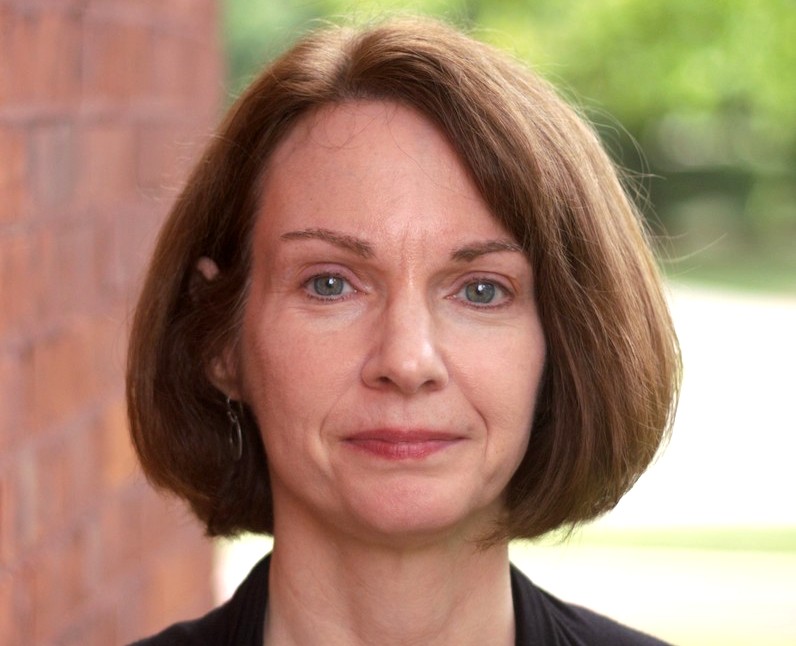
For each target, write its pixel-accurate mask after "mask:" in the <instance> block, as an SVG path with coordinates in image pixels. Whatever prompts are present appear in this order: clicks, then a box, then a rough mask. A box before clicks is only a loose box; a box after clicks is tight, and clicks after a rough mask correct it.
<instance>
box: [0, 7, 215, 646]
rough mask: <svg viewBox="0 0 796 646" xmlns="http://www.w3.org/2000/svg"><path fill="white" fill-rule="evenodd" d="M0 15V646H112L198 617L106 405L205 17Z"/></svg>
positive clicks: (183, 163) (188, 559)
mask: <svg viewBox="0 0 796 646" xmlns="http://www.w3.org/2000/svg"><path fill="white" fill-rule="evenodd" d="M0 5H1V6H0V194H2V196H3V199H2V200H1V201H0V407H2V413H1V414H0V434H2V435H1V436H0V643H14V644H16V643H20V644H29V643H30V644H35V643H60V644H83V643H89V644H90V643H98V644H99V643H125V642H127V641H130V640H131V639H132V638H133V637H137V636H141V635H142V634H145V633H151V632H153V631H154V630H156V629H158V628H160V627H162V626H164V625H166V624H167V623H169V622H171V621H174V620H176V619H178V618H180V617H184V616H192V615H196V614H198V613H199V612H201V611H203V610H206V609H207V607H209V605H210V597H209V595H210V578H209V577H210V571H211V570H210V568H211V558H212V557H211V551H210V545H209V543H207V542H204V541H202V539H201V528H200V527H199V526H198V524H197V523H196V522H195V521H194V520H193V519H192V517H191V516H190V514H189V512H188V511H186V508H185V506H184V505H183V504H182V503H179V502H177V501H174V500H169V501H165V500H164V499H163V498H162V497H160V496H159V495H158V494H156V493H154V492H153V491H152V490H151V489H150V488H149V487H148V486H147V485H146V483H145V482H144V480H143V476H142V475H141V473H140V471H139V469H138V467H137V465H136V463H135V459H134V456H133V455H132V452H131V450H130V445H129V440H128V439H127V432H126V420H125V415H124V404H123V397H122V391H123V369H124V351H125V339H126V320H127V318H128V312H127V310H128V309H129V307H130V303H131V301H132V300H133V293H134V289H135V286H136V284H137V280H138V278H139V276H140V273H141V271H142V268H143V266H144V264H145V262H146V260H147V258H148V256H149V253H150V251H151V245H152V241H153V239H154V237H155V234H156V230H157V228H158V226H159V224H160V223H161V221H162V218H163V216H164V214H165V212H166V210H167V208H168V203H169V202H170V201H171V199H172V197H173V191H174V189H175V187H178V186H179V185H180V184H181V183H182V181H183V180H184V177H185V174H186V172H187V168H188V165H189V164H190V163H191V162H192V161H193V160H194V159H195V156H196V154H197V151H198V149H199V147H200V146H201V145H202V144H203V143H204V141H205V140H206V138H207V136H208V134H207V133H208V132H209V131H210V129H211V128H212V126H213V122H214V121H215V120H216V119H215V117H216V109H217V105H218V96H219V94H220V92H221V87H222V84H221V74H220V72H219V70H220V65H221V63H220V57H219V56H218V33H217V10H218V9H217V3H216V1H215V0H108V1H99V2H90V3H87V2H86V1H85V0H34V1H28V0H14V2H8V1H3V0H0ZM139 136H141V138H140V139H139Z"/></svg>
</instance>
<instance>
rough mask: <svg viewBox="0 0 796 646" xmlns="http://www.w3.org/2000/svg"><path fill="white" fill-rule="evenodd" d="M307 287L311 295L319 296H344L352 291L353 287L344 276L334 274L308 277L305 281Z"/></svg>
mask: <svg viewBox="0 0 796 646" xmlns="http://www.w3.org/2000/svg"><path fill="white" fill-rule="evenodd" d="M307 288H308V289H309V290H310V294H311V295H313V296H320V297H321V298H334V297H336V296H344V295H345V294H348V293H350V292H352V291H353V288H352V287H351V285H349V284H348V281H347V280H346V279H345V278H342V277H341V276H335V275H334V274H324V275H322V276H315V277H314V278H310V280H309V281H307Z"/></svg>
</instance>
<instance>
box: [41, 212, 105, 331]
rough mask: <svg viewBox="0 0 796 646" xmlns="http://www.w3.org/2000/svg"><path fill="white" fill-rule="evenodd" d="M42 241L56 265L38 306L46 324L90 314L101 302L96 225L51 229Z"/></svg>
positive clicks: (78, 223) (86, 223)
mask: <svg viewBox="0 0 796 646" xmlns="http://www.w3.org/2000/svg"><path fill="white" fill-rule="evenodd" d="M49 231H51V232H52V233H53V235H51V236H49V235H47V236H46V238H45V240H44V241H43V242H42V244H43V245H47V247H48V249H47V251H46V253H47V254H49V255H51V257H52V260H53V263H52V266H51V269H52V271H51V273H50V274H49V276H48V277H47V279H46V281H45V282H44V284H43V285H42V286H41V289H40V293H41V296H42V297H43V298H42V300H41V302H40V304H39V311H40V313H41V316H42V317H43V318H44V320H46V321H56V320H59V319H60V320H64V319H66V318H68V317H70V316H72V315H89V314H90V313H91V312H92V311H93V310H94V309H95V306H96V305H97V302H98V289H99V286H98V277H97V273H96V263H97V260H96V257H95V250H96V246H97V240H96V238H95V232H94V224H93V223H92V222H90V221H88V222H75V223H71V222H70V223H66V224H62V225H60V226H59V227H58V228H57V229H54V230H53V229H50V230H49ZM49 231H48V233H49Z"/></svg>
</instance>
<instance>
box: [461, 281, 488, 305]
mask: <svg viewBox="0 0 796 646" xmlns="http://www.w3.org/2000/svg"><path fill="white" fill-rule="evenodd" d="M495 291H496V290H495V285H494V284H492V283H487V282H484V281H481V280H479V281H478V282H475V283H467V285H465V287H464V295H465V297H466V298H467V300H468V301H470V302H471V303H479V304H487V303H491V302H492V300H493V299H494V298H495Z"/></svg>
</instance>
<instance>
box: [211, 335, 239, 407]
mask: <svg viewBox="0 0 796 646" xmlns="http://www.w3.org/2000/svg"><path fill="white" fill-rule="evenodd" d="M205 375H206V376H207V378H208V380H209V381H210V383H211V384H213V385H214V386H215V387H216V388H218V389H219V390H220V391H221V392H222V393H224V394H225V395H226V396H227V397H229V398H230V399H234V400H236V401H242V399H243V394H242V388H241V383H240V370H239V366H238V358H237V353H236V352H235V348H234V346H231V347H226V348H224V350H223V352H222V353H221V354H220V355H219V356H217V357H214V358H213V359H211V360H210V363H208V365H207V366H205Z"/></svg>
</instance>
